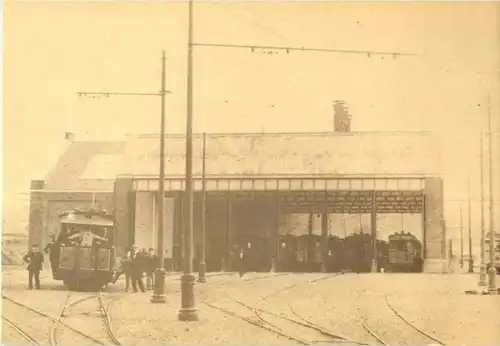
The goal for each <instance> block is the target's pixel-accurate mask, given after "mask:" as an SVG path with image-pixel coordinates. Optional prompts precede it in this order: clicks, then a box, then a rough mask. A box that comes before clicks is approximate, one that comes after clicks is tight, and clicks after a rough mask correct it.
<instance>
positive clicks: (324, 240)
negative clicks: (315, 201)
mask: <svg viewBox="0 0 500 346" xmlns="http://www.w3.org/2000/svg"><path fill="white" fill-rule="evenodd" d="M327 258H328V192H327V191H325V196H324V201H323V215H321V271H322V272H323V273H325V272H326V267H327V264H326V261H327Z"/></svg>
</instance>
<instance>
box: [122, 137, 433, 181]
mask: <svg viewBox="0 0 500 346" xmlns="http://www.w3.org/2000/svg"><path fill="white" fill-rule="evenodd" d="M206 136H207V137H206V175H207V176H222V175H245V176H270V175H273V176H275V175H373V176H380V175H389V176H394V175H422V176H423V175H440V173H441V154H440V140H439V137H438V136H436V135H435V134H432V133H428V132H389V133H384V132H358V133H332V132H329V133H265V134H263V133H257V134H207V135H206ZM165 142H166V156H167V160H166V164H165V172H166V175H167V176H180V177H182V176H184V170H185V157H184V155H185V154H184V153H185V136H183V135H167V138H166V141H165ZM159 157H160V155H159V136H158V135H141V136H138V137H137V138H135V139H132V140H130V141H129V142H127V145H126V148H125V154H124V160H123V166H122V169H121V170H120V174H121V175H127V176H135V177H147V176H155V177H156V176H158V167H159ZM193 157H194V162H193V172H194V174H195V175H200V174H201V164H202V159H201V157H202V135H200V134H196V135H194V143H193Z"/></svg>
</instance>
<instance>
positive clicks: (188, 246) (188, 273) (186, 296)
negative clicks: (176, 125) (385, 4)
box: [178, 0, 198, 321]
mask: <svg viewBox="0 0 500 346" xmlns="http://www.w3.org/2000/svg"><path fill="white" fill-rule="evenodd" d="M188 21H189V22H188V60H187V117H186V118H187V119H186V172H185V173H186V178H185V179H186V183H185V186H186V190H185V192H184V201H185V204H184V205H185V209H184V210H185V220H186V222H185V224H184V227H185V228H184V240H185V242H184V253H185V258H184V268H183V269H184V270H183V272H184V273H183V275H182V277H181V309H180V310H179V315H178V318H179V320H180V321H197V320H198V311H197V309H196V305H195V300H194V299H195V297H194V285H195V277H194V275H193V221H194V220H193V44H192V43H193V0H189V9H188Z"/></svg>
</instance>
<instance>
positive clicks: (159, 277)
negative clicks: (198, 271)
mask: <svg viewBox="0 0 500 346" xmlns="http://www.w3.org/2000/svg"><path fill="white" fill-rule="evenodd" d="M160 93H161V124H160V182H159V184H158V185H159V190H160V191H159V199H158V209H159V214H158V260H159V261H160V266H159V267H158V268H156V270H155V290H154V293H153V297H152V298H151V302H152V303H165V254H164V252H165V250H164V249H163V232H164V230H163V228H164V222H163V220H164V214H165V208H164V201H165V51H163V52H162V57H161V92H160Z"/></svg>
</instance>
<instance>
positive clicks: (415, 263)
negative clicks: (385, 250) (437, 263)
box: [388, 231, 423, 272]
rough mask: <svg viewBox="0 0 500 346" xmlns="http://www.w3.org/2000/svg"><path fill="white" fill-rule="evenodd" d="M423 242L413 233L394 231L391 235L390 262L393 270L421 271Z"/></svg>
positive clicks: (389, 268) (389, 264) (389, 266)
mask: <svg viewBox="0 0 500 346" xmlns="http://www.w3.org/2000/svg"><path fill="white" fill-rule="evenodd" d="M422 268H423V261H422V243H421V242H420V241H419V240H418V239H417V238H416V237H415V236H414V235H413V234H411V233H409V232H408V233H405V232H404V231H401V233H394V234H392V235H390V236H389V263H388V270H389V271H391V272H421V271H422Z"/></svg>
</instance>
